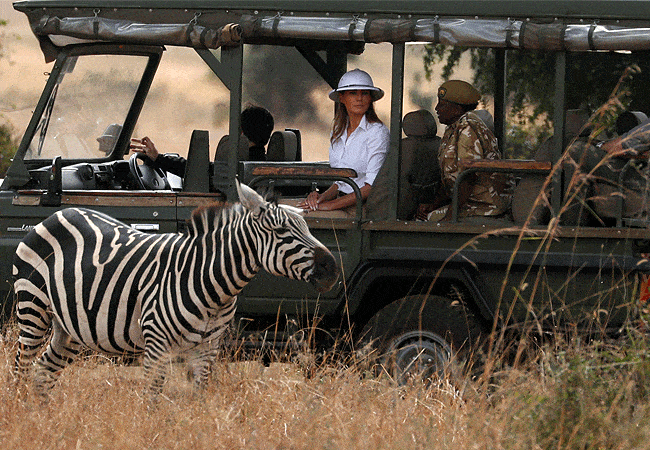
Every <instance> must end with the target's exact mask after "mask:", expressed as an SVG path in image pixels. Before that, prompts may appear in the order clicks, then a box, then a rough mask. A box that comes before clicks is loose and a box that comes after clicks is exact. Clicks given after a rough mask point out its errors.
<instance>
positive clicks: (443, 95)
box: [438, 80, 481, 105]
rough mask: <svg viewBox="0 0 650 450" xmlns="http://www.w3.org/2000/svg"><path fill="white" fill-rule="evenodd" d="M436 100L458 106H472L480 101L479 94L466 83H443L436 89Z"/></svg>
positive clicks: (457, 81) (450, 81)
mask: <svg viewBox="0 0 650 450" xmlns="http://www.w3.org/2000/svg"><path fill="white" fill-rule="evenodd" d="M438 98H440V99H442V100H447V101H448V102H453V103H458V104H459V105H474V104H476V103H478V101H479V100H480V99H481V94H480V93H479V92H478V91H477V90H476V89H475V88H474V86H472V85H471V84H469V83H467V82H466V81H462V80H449V81H445V82H444V83H442V85H440V87H439V88H438Z"/></svg>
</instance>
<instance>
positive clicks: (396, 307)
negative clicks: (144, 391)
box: [0, 0, 650, 372]
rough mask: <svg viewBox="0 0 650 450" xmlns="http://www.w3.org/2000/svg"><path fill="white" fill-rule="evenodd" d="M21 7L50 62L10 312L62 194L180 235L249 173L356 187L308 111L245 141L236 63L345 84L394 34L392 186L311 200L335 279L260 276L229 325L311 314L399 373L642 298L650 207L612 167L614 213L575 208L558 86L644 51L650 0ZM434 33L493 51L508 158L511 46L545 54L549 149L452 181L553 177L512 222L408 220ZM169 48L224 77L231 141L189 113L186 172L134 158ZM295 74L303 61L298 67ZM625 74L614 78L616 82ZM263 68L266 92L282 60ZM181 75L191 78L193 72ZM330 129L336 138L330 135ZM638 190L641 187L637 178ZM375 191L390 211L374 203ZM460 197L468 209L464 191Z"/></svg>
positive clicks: (305, 325)
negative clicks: (411, 89) (573, 216)
mask: <svg viewBox="0 0 650 450" xmlns="http://www.w3.org/2000/svg"><path fill="white" fill-rule="evenodd" d="M14 7H15V8H16V9H17V10H19V11H21V12H23V13H25V15H26V16H27V18H28V20H29V23H30V25H31V28H32V30H33V32H34V34H35V35H36V37H37V38H38V40H39V42H40V44H41V48H42V50H43V54H44V56H45V58H46V60H48V61H54V65H53V67H52V69H51V73H50V75H49V78H48V80H47V83H46V85H45V88H44V90H43V94H42V96H41V98H40V100H39V102H38V105H37V106H36V108H35V110H34V113H33V117H32V119H31V122H30V123H29V125H28V127H27V129H26V130H25V134H24V136H23V138H22V141H21V143H20V146H19V149H18V151H17V153H16V155H15V157H14V159H13V163H12V165H11V167H10V168H9V170H8V172H7V174H6V177H5V178H4V180H3V182H2V186H1V191H0V225H1V226H0V242H1V246H0V252H1V253H0V261H2V263H1V264H0V282H1V284H0V291H1V293H2V297H1V298H2V299H4V307H5V309H6V314H10V309H11V307H12V296H11V289H12V288H11V261H12V257H13V254H14V252H15V249H16V246H17V245H18V243H19V242H20V240H21V239H22V238H23V236H24V235H25V234H26V232H27V231H28V230H29V229H31V228H32V227H33V226H34V225H36V224H37V223H38V222H39V221H41V220H42V219H44V218H45V217H47V216H49V215H50V214H52V213H53V212H54V211H56V210H58V209H60V208H64V207H69V206H72V205H74V206H84V207H90V208H94V209H97V210H100V211H102V212H105V213H107V214H109V215H111V216H114V217H116V218H117V219H119V220H122V221H124V222H125V223H128V224H132V226H133V227H135V228H138V229H141V230H145V231H149V232H177V231H182V230H183V227H184V226H185V220H186V219H187V218H188V217H189V215H190V212H191V211H192V210H193V209H194V208H195V207H197V206H199V205H201V204H203V203H205V202H206V201H213V200H224V199H226V200H227V201H236V200H237V199H236V195H237V194H236V190H235V179H236V178H239V180H240V181H242V182H244V183H247V184H249V185H251V186H254V187H259V188H263V187H264V186H269V185H270V186H273V187H274V188H276V189H277V190H279V191H280V192H281V193H285V194H287V195H289V194H290V195H298V196H299V195H306V194H307V193H308V192H309V190H310V189H312V188H314V187H319V186H323V185H328V184H329V183H331V182H332V181H334V180H342V181H344V182H348V183H351V182H350V176H352V175H354V173H353V172H352V171H350V170H346V169H332V168H330V167H329V166H328V164H327V163H326V162H322V161H321V160H316V161H308V160H307V158H304V155H306V154H307V153H308V152H307V150H308V149H307V148H306V146H305V145H304V144H301V142H304V137H305V133H306V131H308V130H306V129H305V128H304V127H303V129H302V130H301V129H300V127H299V126H291V124H289V126H287V127H286V128H287V129H286V130H284V131H279V132H278V133H276V134H275V136H274V138H273V140H274V142H275V143H273V142H272V143H271V144H273V146H274V147H273V149H274V150H273V151H274V152H276V151H277V152H278V153H277V155H279V156H276V157H273V158H269V159H273V160H272V161H267V162H251V161H246V160H243V159H241V158H240V157H239V151H238V148H239V145H240V139H241V138H240V133H239V126H240V123H239V120H240V118H239V114H240V111H241V109H242V103H243V98H244V97H245V95H246V93H245V92H244V89H243V83H242V79H243V77H245V75H246V73H249V72H251V71H259V70H260V68H259V67H257V66H256V65H255V63H254V61H252V60H251V58H249V57H248V56H247V55H249V54H250V52H252V51H253V50H254V49H256V48H261V47H264V48H265V49H271V50H275V49H291V50H292V51H295V50H297V52H299V54H300V55H302V58H303V62H304V63H305V64H306V66H305V67H307V68H309V70H312V71H313V72H314V73H317V74H318V75H319V76H320V78H321V80H322V81H321V83H322V85H321V88H320V89H321V90H322V91H323V92H326V91H328V90H329V89H331V88H333V87H336V84H337V81H338V79H339V78H340V76H341V75H342V74H343V73H345V71H346V70H347V69H348V68H349V67H350V63H349V59H350V58H353V57H355V56H354V55H360V54H363V53H364V52H367V51H369V50H372V49H373V47H376V46H380V45H382V46H384V47H383V48H385V46H389V48H390V51H389V53H388V55H386V57H385V60H384V61H383V65H384V66H390V68H391V84H390V87H389V86H385V87H386V88H387V89H386V91H387V92H390V111H389V114H390V116H389V120H388V121H387V122H388V123H387V125H388V126H389V128H390V133H391V138H390V139H391V140H390V150H389V152H388V155H387V158H386V161H385V163H384V168H383V169H382V173H381V174H380V176H381V177H382V179H381V180H379V177H378V180H377V182H376V184H377V186H374V187H373V196H375V197H380V198H374V199H373V198H372V197H371V199H369V200H368V203H369V204H368V205H366V206H365V207H362V205H361V204H359V205H358V207H357V215H356V217H355V218H350V219H340V218H328V217H326V216H316V215H313V214H307V215H306V220H307V222H308V225H309V226H310V228H311V230H312V232H313V234H314V235H315V236H316V237H317V238H318V239H319V240H320V241H321V242H323V243H325V244H326V245H327V246H328V247H329V248H330V249H331V250H332V252H333V253H334V254H335V255H336V256H337V258H338V260H339V261H340V265H341V269H342V276H341V278H340V282H339V283H338V285H337V286H336V287H335V288H334V289H332V290H331V291H330V292H328V293H325V294H321V295H317V293H316V291H315V290H313V289H312V288H311V287H310V286H308V285H306V284H301V283H299V282H294V281H291V280H287V279H280V278H275V277H272V276H270V275H268V274H266V273H261V274H260V275H258V276H257V277H256V278H255V279H254V281H253V282H252V283H250V284H249V285H248V286H247V287H246V289H245V290H244V291H243V292H242V294H241V295H240V298H239V306H238V318H237V324H236V325H237V326H236V328H237V329H238V330H239V331H240V332H241V336H242V339H244V340H245V341H246V342H248V343H249V344H250V345H260V346H262V345H267V346H276V347H278V348H285V346H286V345H287V343H289V342H291V341H292V340H294V341H295V340H296V339H297V337H299V336H300V335H301V334H300V331H301V330H304V329H309V327H310V326H311V327H313V329H314V330H318V332H316V333H314V334H313V336H314V339H315V340H316V344H318V345H322V346H325V347H326V346H328V345H331V344H332V343H333V342H336V341H337V339H338V338H339V337H341V336H342V335H345V334H347V333H349V332H351V333H352V336H353V337H354V342H357V339H365V340H364V341H363V342H368V343H371V345H373V346H374V347H375V348H376V349H378V350H379V353H381V354H382V355H392V356H391V358H387V359H385V360H384V362H385V363H386V364H387V367H391V368H393V369H395V370H397V371H398V372H400V371H402V370H407V368H412V367H416V366H424V367H428V368H429V369H430V370H438V369H439V368H440V367H442V365H444V364H445V363H447V362H448V361H449V360H450V359H451V358H453V355H455V354H460V355H465V354H467V353H468V352H469V351H470V350H471V349H473V348H475V347H476V346H478V345H481V343H483V342H484V340H485V338H486V336H487V335H488V334H489V332H490V331H491V330H493V329H497V330H503V329H505V328H513V329H518V328H519V329H525V328H526V327H530V326H532V325H534V326H535V327H536V328H538V327H539V329H542V330H556V329H558V328H561V327H576V326H577V327H594V324H596V325H597V326H598V328H599V330H598V331H606V332H609V331H616V330H618V329H620V327H621V326H622V325H623V324H624V323H625V321H626V320H627V319H628V318H629V314H630V312H631V311H633V309H634V305H635V304H636V303H637V301H638V299H639V298H640V297H641V294H642V292H641V291H642V289H644V288H645V287H644V285H642V280H643V276H644V275H645V274H646V273H648V272H649V271H650V266H648V264H647V261H646V259H645V255H646V254H647V253H650V234H649V233H648V230H647V228H648V225H649V223H648V220H647V214H645V211H638V210H637V211H631V212H630V208H629V207H626V204H625V202H626V198H627V197H626V195H625V193H623V194H622V195H621V192H620V191H621V190H622V188H621V187H620V185H618V184H617V183H612V185H613V186H614V188H615V189H614V191H616V190H617V189H616V187H617V186H618V188H619V189H618V191H619V192H618V194H617V193H616V192H615V193H613V194H612V196H611V197H608V201H610V202H611V203H610V205H613V206H611V207H610V208H608V212H609V213H610V216H608V217H609V218H610V219H611V220H601V221H600V222H599V223H598V224H597V225H596V226H592V224H590V223H582V222H581V221H579V220H578V221H575V220H574V221H571V220H567V219H566V217H567V216H566V215H565V214H564V211H565V210H564V209H563V206H564V205H566V204H567V199H568V198H569V197H571V196H572V194H570V193H567V191H566V189H565V187H566V186H568V185H569V182H570V173H569V168H568V166H567V165H566V164H563V163H562V159H561V158H562V155H563V154H564V148H565V145H564V141H565V138H567V137H570V136H569V129H568V128H569V127H568V122H567V121H566V116H567V111H568V110H569V109H570V108H571V107H572V105H571V104H569V102H568V100H567V98H568V94H569V93H567V92H566V89H565V87H566V80H567V78H568V77H569V76H576V74H575V73H572V72H571V70H572V66H571V60H572V55H575V54H577V53H580V52H582V53H590V54H593V55H594V57H598V56H599V55H612V54H614V52H623V53H616V54H626V55H630V54H632V55H634V54H639V55H645V52H648V51H650V31H649V30H650V2H647V1H627V0H618V1H613V2H612V1H598V0H566V1H551V0H520V1H518V2H512V1H502V0H492V1H489V2H472V1H468V2H462V1H460V2H459V1H448V0H439V1H400V2H395V1H383V0H377V1H355V0H348V1H338V0H323V1H320V2H303V1H290V0H287V1H283V0H274V1H266V0H254V1H248V0H237V1H235V0H213V1H203V0H193V1H192V0H170V1H164V2H163V1H160V0H137V1H132V2H126V1H122V0H102V1H91V0H58V1H54V0H51V1H48V0H24V1H18V2H15V3H14ZM422 43H434V44H438V43H442V44H445V45H450V46H461V47H477V48H490V49H492V50H493V53H494V55H495V68H494V76H495V83H494V85H495V91H494V92H492V93H484V94H491V96H492V97H493V99H494V101H493V117H494V128H495V134H496V135H497V137H498V138H499V142H500V145H501V147H502V150H503V151H504V154H506V155H507V154H508V152H507V147H508V135H507V133H506V130H507V129H508V122H507V121H508V119H507V117H508V116H507V114H506V108H507V103H508V98H507V96H506V94H505V92H506V91H505V67H506V64H507V61H508V57H509V55H512V54H513V53H514V52H546V53H548V54H549V55H551V57H552V60H553V61H554V64H555V80H554V81H555V95H554V97H553V99H552V100H553V103H554V113H553V115H552V117H550V120H551V121H552V123H553V125H554V128H553V130H554V135H553V137H552V138H551V140H550V141H549V144H548V146H547V150H548V152H549V153H548V154H549V155H550V157H549V158H547V159H546V160H540V161H535V160H508V159H504V160H502V161H478V162H475V163H474V164H473V165H471V166H468V167H467V170H466V172H464V175H463V176H461V177H459V183H460V182H462V179H463V177H465V179H467V180H470V179H471V173H473V172H476V171H488V172H497V171H498V172H507V173H510V174H512V176H513V177H515V178H516V179H518V180H521V181H520V182H519V184H520V185H521V184H522V183H523V182H524V181H525V180H530V179H535V177H537V179H538V180H542V182H541V183H538V184H537V185H536V186H537V191H536V192H533V194H534V195H532V196H529V197H526V198H524V199H523V200H522V199H521V198H519V200H518V203H517V204H518V205H519V209H518V210H517V211H513V218H512V220H507V221H503V220H501V221H495V220H490V219H485V220H483V221H475V220H474V221H467V220H462V219H459V218H458V215H457V214H454V217H453V220H452V221H450V222H443V223H430V222H420V221H415V220H413V207H414V205H415V203H416V201H417V199H416V198H415V197H414V196H416V194H417V192H419V191H418V188H419V187H421V185H423V184H431V183H433V184H435V182H434V181H435V180H433V181H432V180H424V181H423V180H418V179H415V178H414V176H413V173H414V169H413V168H414V167H415V168H417V167H418V166H422V164H423V163H422V161H428V162H427V163H426V164H429V163H432V164H435V161H436V158H435V155H433V158H432V153H431V152H434V151H435V150H432V148H435V147H432V146H431V145H430V144H431V143H432V142H435V141H436V139H438V138H436V137H435V135H436V126H435V122H434V123H433V124H431V123H430V122H429V123H428V124H427V123H424V124H415V125H414V126H413V128H414V129H417V130H420V131H422V130H424V131H423V132H421V133H420V134H419V135H418V136H408V135H407V136H404V135H403V132H402V127H403V125H404V128H405V130H406V131H407V132H408V125H409V123H408V122H409V120H411V119H412V116H411V117H410V118H409V116H406V117H407V118H406V119H403V117H404V116H405V113H408V112H409V111H404V104H405V100H404V99H405V92H406V88H405V83H406V81H405V72H407V71H408V70H409V67H408V65H407V64H405V60H406V55H407V44H408V45H411V44H414V45H415V44H422ZM176 47H178V48H183V49H185V50H186V51H188V52H191V53H192V55H193V57H194V60H195V61H196V63H197V64H205V65H207V67H209V69H210V70H211V71H212V72H213V73H214V75H216V77H217V78H218V79H219V80H220V81H221V83H222V84H223V86H225V88H226V89H227V102H226V103H225V104H223V105H222V109H223V110H225V111H228V129H227V130H224V133H223V134H227V135H228V136H229V139H228V144H226V147H225V150H224V148H222V149H221V151H220V155H218V156H216V157H213V153H214V151H215V150H214V148H215V145H214V143H215V142H217V140H218V139H220V138H221V135H220V134H218V135H216V136H215V132H214V131H209V130H204V128H208V129H209V128H211V125H210V124H207V125H206V124H205V121H204V122H201V120H203V119H205V116H207V115H209V114H207V112H206V111H202V110H196V111H195V113H196V114H195V118H196V119H197V122H199V124H198V126H193V125H192V124H188V125H187V126H186V132H185V133H184V136H180V137H179V139H181V140H184V142H189V145H188V151H187V167H186V172H185V176H184V177H182V178H174V177H172V176H170V175H169V174H165V173H161V172H160V171H157V170H154V169H153V168H152V167H150V166H149V165H147V164H145V163H143V161H140V160H139V159H138V158H137V157H136V156H130V155H129V142H130V139H131V138H132V137H137V135H138V134H143V133H147V130H146V128H145V126H144V125H141V124H140V120H141V115H142V111H143V109H145V108H146V106H147V103H148V102H150V101H151V98H150V97H151V96H152V95H151V93H152V92H153V91H152V90H151V86H152V83H154V81H155V79H156V76H157V69H158V67H159V64H161V62H162V61H163V60H164V59H165V58H166V57H168V55H167V54H166V53H168V52H169V51H170V50H171V49H172V48H176ZM279 57H280V56H279ZM595 61H597V59H595ZM645 69H650V67H646V68H645ZM302 70H306V69H298V68H297V69H296V83H298V82H299V80H300V78H301V74H302V72H301V71H302ZM603 70H607V68H606V67H604V68H603ZM179 71H180V72H179V78H180V79H181V82H182V78H183V73H185V72H186V71H187V73H189V72H190V66H189V65H188V63H187V62H183V65H182V66H181V69H179ZM262 72H264V71H262ZM647 72H650V70H647ZM619 75H620V74H617V73H613V74H612V85H614V84H615V83H616V80H617V79H618V77H619ZM269 78H270V79H269V80H268V82H269V84H268V86H269V87H268V89H269V92H272V91H273V89H274V84H273V81H274V80H273V79H272V74H269ZM186 90H187V91H188V92H192V91H193V90H197V91H198V89H195V88H194V86H193V85H191V84H188V85H187V86H186ZM194 94H195V95H197V96H205V95H207V94H206V93H205V92H194ZM295 101H296V102H297V103H298V102H300V101H301V99H299V98H297V99H295ZM326 107H327V108H331V103H328V104H327V105H326ZM329 111H331V109H329ZM273 112H274V113H277V112H276V111H273ZM413 120H415V119H413ZM192 130H193V131H192ZM136 131H137V133H136ZM416 134H417V133H416ZM98 137H99V139H98ZM106 140H108V143H107V142H105V141H106ZM98 141H99V145H98ZM157 142H158V144H159V147H163V145H161V142H160V141H157ZM414 142H419V143H422V144H423V146H420V145H419V144H418V145H415V144H414ZM271 144H269V152H271V151H272V150H271V147H272V145H271ZM322 145H323V147H324V148H327V146H328V142H327V139H325V142H323V144H322ZM423 149H424V150H423ZM427 158H428V159H427ZM323 159H324V158H323ZM621 164H622V165H623V166H625V170H634V171H636V172H638V173H642V172H643V170H644V168H645V167H646V162H645V160H644V159H639V160H629V159H628V160H626V161H624V162H622V163H621ZM531 177H532V178H531ZM547 177H548V185H547V186H546V189H547V191H548V192H550V196H549V199H550V200H549V208H548V211H547V212H548V214H549V217H548V218H546V219H543V218H542V219H540V220H538V221H537V222H534V221H532V220H529V219H530V218H531V217H532V215H531V214H530V212H531V211H533V212H534V211H535V208H531V205H532V204H533V203H534V202H535V200H536V198H537V197H538V194H539V193H540V192H541V190H542V186H543V182H544V180H545V179H547ZM351 184H353V183H351ZM379 185H381V186H382V187H381V188H380V187H379ZM457 187H458V185H457ZM610 187H611V186H610ZM356 192H357V193H358V189H357V191H356ZM639 195H640V196H641V197H642V198H645V197H644V195H645V194H644V191H643V189H641V191H640V194H639ZM514 197H515V199H517V198H518V197H517V191H516V188H515V194H514ZM370 203H374V204H375V205H380V208H378V209H375V210H373V209H372V208H371V204H370ZM514 203H515V202H513V208H514ZM583 203H584V204H587V203H588V201H587V200H585V201H584V202H583ZM522 204H523V209H521V205H522ZM627 206H629V205H627ZM452 207H453V208H454V209H457V201H454V203H453V205H452ZM592 209H593V208H592ZM303 334H304V335H308V334H309V335H311V334H310V333H303Z"/></svg>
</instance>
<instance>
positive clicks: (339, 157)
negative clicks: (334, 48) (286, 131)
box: [298, 69, 389, 211]
mask: <svg viewBox="0 0 650 450" xmlns="http://www.w3.org/2000/svg"><path fill="white" fill-rule="evenodd" d="M383 96H384V91H382V90H381V89H379V88H378V87H375V85H374V84H373V82H372V78H371V77H370V75H368V74H367V73H366V72H364V71H363V70H359V69H354V70H351V71H349V72H347V73H346V74H344V75H343V76H342V77H341V79H340V80H339V84H338V87H337V88H336V89H334V90H332V91H331V92H330V94H329V97H330V99H332V100H334V101H335V102H336V113H335V116H334V123H333V126H332V134H331V137H330V149H329V159H330V166H331V167H333V168H350V169H354V170H355V171H356V172H357V178H354V180H353V181H354V182H355V183H356V184H357V186H359V190H360V191H361V197H362V198H363V200H365V199H366V198H368V194H370V189H371V188H372V183H373V182H374V181H375V177H376V176H377V173H378V172H379V169H380V168H381V165H382V164H383V163H384V159H385V157H386V151H387V150H388V142H389V133H388V128H386V126H385V125H384V124H383V123H382V122H381V120H379V117H377V113H376V112H375V108H374V104H373V102H374V101H376V100H379V99H380V98H382V97H383ZM355 205H356V195H355V194H354V190H353V189H352V187H351V186H350V185H348V184H346V183H343V182H341V181H337V182H336V183H334V184H333V185H332V186H330V187H329V189H327V190H326V191H325V192H323V193H319V192H318V191H313V192H311V193H310V194H309V195H308V196H307V198H306V199H305V200H303V201H302V202H300V203H299V204H298V206H299V207H301V208H303V209H305V210H307V211H333V210H342V209H346V208H349V207H353V206H355Z"/></svg>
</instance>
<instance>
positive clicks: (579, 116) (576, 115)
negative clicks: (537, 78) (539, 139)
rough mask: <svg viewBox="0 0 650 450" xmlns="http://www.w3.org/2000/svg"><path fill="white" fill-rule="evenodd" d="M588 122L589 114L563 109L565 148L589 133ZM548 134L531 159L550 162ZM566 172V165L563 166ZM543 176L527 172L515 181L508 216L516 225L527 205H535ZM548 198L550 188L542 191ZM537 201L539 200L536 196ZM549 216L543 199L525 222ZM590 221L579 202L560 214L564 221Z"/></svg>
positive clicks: (542, 222)
mask: <svg viewBox="0 0 650 450" xmlns="http://www.w3.org/2000/svg"><path fill="white" fill-rule="evenodd" d="M588 121H589V115H588V114H587V113H586V112H585V111H583V110H580V109H570V110H567V112H566V121H565V123H566V130H565V139H564V143H563V147H564V148H566V147H567V146H568V145H569V144H570V143H571V142H572V141H573V140H574V139H581V138H586V137H588V136H589V134H590V133H591V126H586V127H585V124H587V122H588ZM551 145H552V137H551V138H548V139H547V140H546V141H544V142H543V143H542V144H541V145H540V146H539V147H538V149H537V151H536V152H535V155H534V156H533V159H534V160H535V161H547V162H552V161H553V155H552V154H551ZM564 169H565V171H566V172H567V174H568V173H569V172H571V171H570V168H569V167H565V168H564ZM571 173H572V172H571ZM545 181H546V175H538V174H529V175H524V176H522V177H521V179H520V180H519V181H518V183H517V185H516V187H515V189H514V191H513V195H512V218H513V219H514V221H515V223H516V224H517V225H523V224H524V222H525V221H526V219H528V215H529V214H530V212H531V208H532V207H533V205H534V204H535V201H536V200H537V197H538V196H539V195H540V193H541V190H542V187H543V185H544V182H545ZM546 196H547V199H548V201H550V189H549V190H548V191H547V192H546ZM540 200H541V199H540ZM550 219H551V210H550V208H549V207H548V203H546V202H542V201H540V202H538V204H537V207H536V208H535V210H534V211H533V214H532V216H531V221H530V222H529V225H532V226H534V225H546V224H547V223H548V222H549V220H550ZM590 221H591V218H590V217H589V215H588V214H585V211H584V210H583V208H582V205H580V204H577V203H576V204H575V205H572V206H571V207H570V208H568V209H567V210H566V211H565V212H564V214H563V216H562V222H563V223H564V224H573V225H578V224H582V225H587V224H588V222H590Z"/></svg>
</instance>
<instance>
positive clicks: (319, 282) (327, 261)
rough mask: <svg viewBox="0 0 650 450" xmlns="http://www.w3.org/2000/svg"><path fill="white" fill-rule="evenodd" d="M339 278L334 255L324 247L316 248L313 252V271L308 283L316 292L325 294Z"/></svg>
mask: <svg viewBox="0 0 650 450" xmlns="http://www.w3.org/2000/svg"><path fill="white" fill-rule="evenodd" d="M338 278H339V268H338V266H337V265H336V260H335V259H334V255H332V253H331V252H330V251H329V250H328V249H326V248H325V247H316V249H315V250H314V269H313V271H312V273H311V277H310V278H309V282H310V283H311V284H313V285H314V287H315V288H316V289H317V290H318V292H327V291H329V290H330V289H332V287H333V286H334V283H336V280H338Z"/></svg>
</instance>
